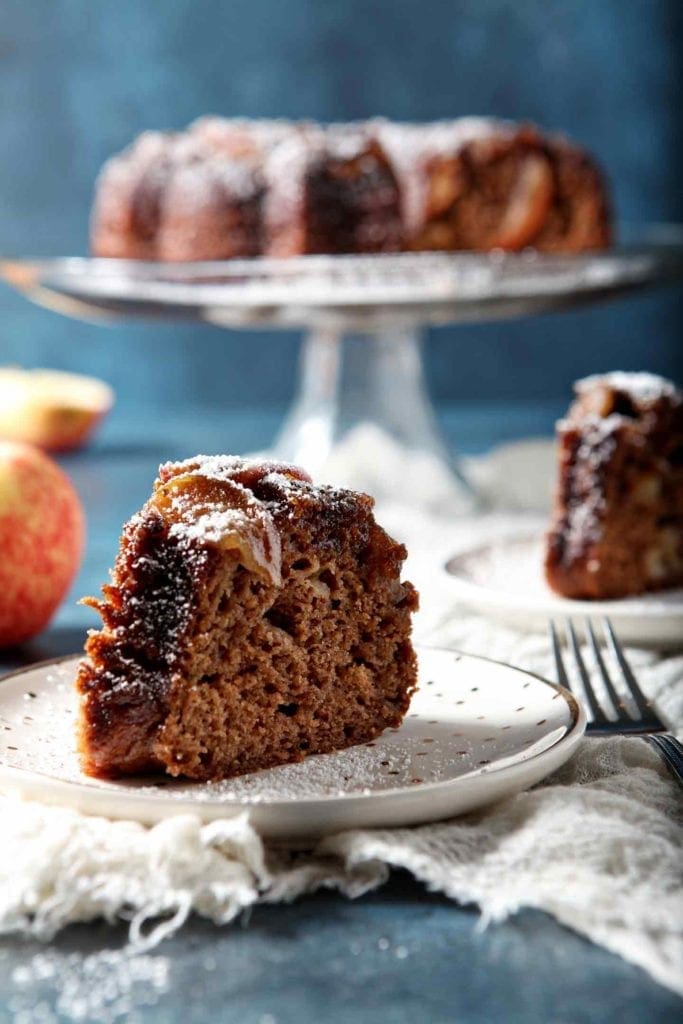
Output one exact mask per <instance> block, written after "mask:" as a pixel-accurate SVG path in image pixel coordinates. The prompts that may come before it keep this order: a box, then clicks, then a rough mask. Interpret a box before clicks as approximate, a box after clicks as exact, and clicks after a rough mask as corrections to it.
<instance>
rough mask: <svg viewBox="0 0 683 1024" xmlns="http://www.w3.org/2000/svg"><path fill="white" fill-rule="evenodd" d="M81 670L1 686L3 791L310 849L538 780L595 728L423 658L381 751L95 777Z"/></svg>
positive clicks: (535, 690) (534, 695) (18, 676)
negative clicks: (175, 819)
mask: <svg viewBox="0 0 683 1024" xmlns="http://www.w3.org/2000/svg"><path fill="white" fill-rule="evenodd" d="M77 660H78V659H77V658H67V659H64V660H61V661H58V662H50V663H43V664H41V665H36V666H34V667H32V668H29V669H25V670H24V671H22V672H18V673H15V674H14V675H13V676H8V677H6V678H5V679H4V680H2V681H0V789H2V790H3V791H4V792H13V793H16V794H19V795H20V796H22V797H24V798H26V799H32V800H40V801H42V802H43V803H52V804H61V805H66V806H69V807H73V808H77V809H78V810H80V811H83V812H85V813H88V814H98V815H104V816H106V817H110V818H132V819H136V820H138V821H142V822H145V823H152V822H156V821H159V820H161V819H162V818H166V817H169V816H170V815H172V814H183V813H192V814H197V815H199V816H200V817H201V818H202V819H203V820H206V821H209V820H211V819H214V818H220V817H226V816H231V815H234V814H239V813H241V812H243V811H245V810H248V811H249V813H250V817H251V820H252V821H253V823H254V825H255V826H256V827H257V828H258V830H259V831H260V833H261V834H262V835H264V836H266V837H269V838H273V839H286V840H297V841H300V840H303V839H310V838H314V837H317V836H321V835H325V834H329V833H331V832H336V831H340V830H342V829H348V828H367V827H388V826H395V825H416V824H419V823H423V822H427V821H437V820H440V819H444V818H448V817H451V816H452V815H456V814H462V813H463V812H465V811H471V810H473V809H475V808H477V807H480V806H483V805H484V804H488V803H492V802H493V801H496V800H500V799H502V798H503V797H506V796H509V795H510V794H512V793H516V792H519V791H520V790H522V789H526V788H527V787H528V786H532V785H533V784H534V783H536V782H539V781H540V780H541V779H543V778H544V777H545V776H546V775H548V774H549V773H550V772H552V771H554V770H555V769H556V768H558V767H559V766H560V765H561V764H563V763H564V762H565V761H566V760H567V759H568V758H569V757H570V756H571V754H572V752H573V751H574V749H575V747H576V745H577V743H578V742H579V740H580V739H581V736H582V735H583V732H584V729H585V724H586V723H585V717H584V713H583V711H582V710H581V709H580V708H579V706H578V705H577V703H576V701H575V700H574V698H573V697H572V695H571V694H570V693H568V692H567V691H566V690H563V689H562V688H561V687H559V686H556V685H555V684H553V683H549V682H546V681H545V680H543V679H540V678H539V677H538V676H534V675H531V674H530V673H527V672H523V671H521V670H520V669H516V668H512V667H511V666H509V665H502V664H500V663H498V662H494V661H488V660H487V659H485V658H475V657H472V656H470V655H465V654H459V653H457V652H455V651H447V650H441V649H438V648H428V647H422V648H420V649H419V660H420V683H419V688H418V690H417V692H416V693H415V695H414V696H413V700H412V703H411V706H410V710H409V713H408V715H407V716H406V718H405V720H404V722H403V724H402V726H401V727H400V729H389V730H387V731H386V732H385V733H384V734H383V735H382V736H381V737H380V738H379V739H377V740H376V741H375V742H373V743H368V744H365V745H363V746H358V747H351V748H349V749H348V750H344V751H340V752H339V753H335V754H322V755H316V756H312V757H308V758H306V760H305V761H303V762H301V763H300V764H295V765H284V766H282V767H279V768H271V769H268V770H267V771H262V772H255V773H253V774H251V775H243V776H240V777H239V778H237V779H229V780H226V781H225V782H218V783H196V782H187V781H177V780H172V779H167V778H166V777H144V778H141V777H138V778H130V779H126V780H119V781H102V780H99V779H91V778H88V776H86V775H83V774H82V772H81V771H80V768H79V765H78V760H77V757H76V753H75V750H74V718H75V712H76V700H75V694H74V691H73V687H72V681H73V678H74V675H75V670H76V663H77Z"/></svg>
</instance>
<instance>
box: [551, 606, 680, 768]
mask: <svg viewBox="0 0 683 1024" xmlns="http://www.w3.org/2000/svg"><path fill="white" fill-rule="evenodd" d="M602 628H603V632H604V639H605V645H606V647H607V649H608V650H609V651H610V653H611V655H612V658H613V659H614V662H615V664H616V665H617V666H618V668H619V675H620V677H621V680H622V682H623V684H624V687H625V689H626V692H627V694H628V696H629V697H630V700H631V707H629V705H628V704H627V702H626V700H625V699H624V697H623V696H622V695H621V694H620V693H619V692H618V690H617V688H616V686H615V685H614V681H613V680H612V677H611V676H610V673H609V671H608V668H607V664H606V662H605V659H604V657H603V655H602V653H601V651H600V647H599V645H598V641H597V638H596V636H595V631H594V629H593V624H592V622H591V621H590V619H586V622H585V630H586V639H587V641H588V645H589V647H590V651H591V655H592V660H593V662H594V674H595V675H596V677H597V678H599V679H600V680H601V681H602V684H603V686H604V689H605V691H606V693H607V696H608V699H609V704H610V705H611V709H606V708H605V707H604V705H603V704H601V703H600V701H599V699H598V697H597V696H596V693H595V687H594V686H593V683H592V681H591V673H590V672H589V670H588V669H587V668H586V663H585V661H584V658H583V655H582V654H581V648H580V646H579V641H578V637H577V635H576V630H575V629H574V625H573V623H572V621H571V619H566V620H565V630H566V633H567V645H568V648H569V651H570V652H571V657H572V660H573V662H574V667H575V669H576V674H577V675H578V677H579V679H580V680H581V685H582V687H583V693H584V697H585V702H586V705H587V714H588V727H587V729H586V732H587V733H590V734H592V735H594V736H595V735H598V736H614V735H617V734H622V735H623V734H627V735H640V736H642V737H643V739H645V740H647V741H648V742H649V743H651V744H652V746H653V747H655V749H656V750H658V751H659V753H660V754H661V755H662V757H663V758H664V760H665V761H666V763H667V765H668V767H669V768H670V769H671V772H672V773H673V775H674V776H675V777H676V778H677V779H678V781H679V782H680V783H681V784H683V746H682V745H681V744H680V743H679V742H678V740H677V739H676V737H675V736H672V735H670V734H669V733H667V732H666V726H665V725H664V723H663V722H662V720H661V719H660V718H659V716H658V715H657V713H656V711H655V710H654V708H653V707H652V704H651V702H650V701H649V700H648V699H647V697H646V696H645V695H644V693H643V691H642V690H641V689H640V687H639V686H638V682H637V680H636V677H635V675H634V674H633V670H632V669H631V666H630V665H629V663H628V661H627V660H626V656H625V655H624V652H623V650H622V647H621V644H620V643H619V641H618V640H617V637H616V634H615V632H614V630H613V629H612V624H611V622H610V621H609V619H607V618H604V619H603V620H602ZM550 639H551V643H552V648H553V655H554V657H555V667H556V670H557V680H558V682H559V683H560V684H561V685H562V686H564V687H566V688H567V689H568V690H571V689H572V686H571V682H570V680H569V676H568V674H567V671H566V669H565V665H564V662H563V660H562V649H561V644H560V638H559V631H558V629H557V627H556V626H555V623H554V622H551V623H550ZM574 696H576V693H575V694H574ZM607 710H611V712H612V715H611V716H610V715H609V714H608V713H607Z"/></svg>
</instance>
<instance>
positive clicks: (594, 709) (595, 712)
mask: <svg viewBox="0 0 683 1024" xmlns="http://www.w3.org/2000/svg"><path fill="white" fill-rule="evenodd" d="M565 625H566V629H567V634H568V636H569V642H570V644H571V649H572V654H573V655H574V662H575V664H576V669H577V671H578V673H579V676H580V678H581V684H582V686H583V692H584V695H585V698H586V703H587V704H588V707H589V708H590V710H591V714H592V716H593V722H600V723H602V722H608V721H609V719H608V718H607V716H606V714H605V712H604V711H603V710H602V708H601V707H600V704H599V703H598V699H597V697H596V696H595V690H594V689H593V684H592V683H591V680H590V676H589V674H588V671H587V669H586V666H585V664H584V661H583V658H582V657H581V650H580V648H579V641H578V639H577V637H576V632H575V630H574V625H573V623H572V620H571V619H566V621H565Z"/></svg>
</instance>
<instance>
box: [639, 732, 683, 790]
mask: <svg viewBox="0 0 683 1024" xmlns="http://www.w3.org/2000/svg"><path fill="white" fill-rule="evenodd" d="M643 739H646V740H647V741H648V742H649V743H650V744H651V745H652V746H653V747H654V748H655V749H656V750H657V751H658V752H659V753H660V754H661V755H662V757H663V758H664V760H665V761H666V765H667V768H669V769H670V771H671V774H672V775H673V776H674V778H675V779H678V782H679V784H680V785H681V786H683V746H682V745H681V744H680V743H679V742H678V740H677V739H676V737H675V736H672V735H671V733H668V732H659V733H650V734H649V735H648V736H644V737H643Z"/></svg>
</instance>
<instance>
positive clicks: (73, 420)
mask: <svg viewBox="0 0 683 1024" xmlns="http://www.w3.org/2000/svg"><path fill="white" fill-rule="evenodd" d="M113 404H114V392H113V391H112V389H111V388H110V387H109V385H108V384H105V383H104V381H101V380H98V379H97V378H95V377H84V376H82V375H81V374H77V373H63V372H62V371H61V370H23V369H21V368H20V367H17V366H5V367H0V438H2V439H4V440H8V441H23V442H25V443H27V444H34V445H37V447H39V448H43V449H44V450H46V451H53V452H59V451H62V452H63V451H69V450H71V449H74V448H80V447H81V446H82V445H84V444H85V443H86V441H87V440H88V439H89V438H90V437H91V435H92V433H93V431H94V430H95V428H96V427H97V425H98V424H99V423H100V421H101V420H102V418H103V417H104V416H105V415H106V414H107V412H109V410H110V409H111V407H112V405H113Z"/></svg>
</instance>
